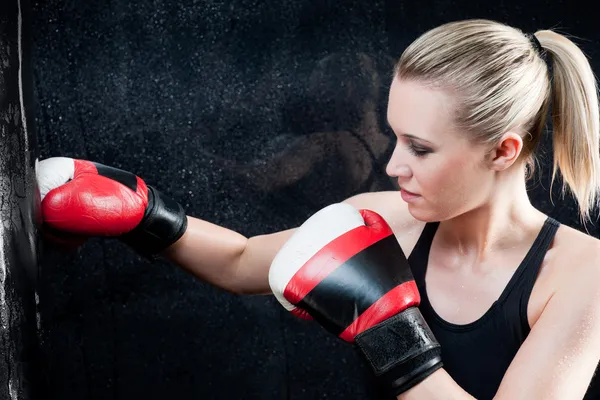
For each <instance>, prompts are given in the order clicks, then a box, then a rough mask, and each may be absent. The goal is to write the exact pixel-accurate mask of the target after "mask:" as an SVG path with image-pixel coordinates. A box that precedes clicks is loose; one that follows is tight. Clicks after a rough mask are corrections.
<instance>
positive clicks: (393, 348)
mask: <svg viewBox="0 0 600 400" xmlns="http://www.w3.org/2000/svg"><path fill="white" fill-rule="evenodd" d="M355 340H356V344H357V345H358V348H359V349H360V351H361V352H362V353H363V354H364V356H365V357H366V359H367V361H368V362H369V364H370V365H371V367H372V368H373V371H374V372H375V375H376V376H377V378H378V379H379V380H380V381H381V382H382V383H383V384H384V386H386V387H387V388H388V389H390V390H391V392H392V393H393V394H394V395H395V396H397V395H399V394H401V393H404V392H405V391H407V390H408V389H410V388H412V387H413V386H415V385H417V384H418V383H419V382H421V381H422V380H423V379H425V378H427V377H428V376H429V375H431V374H432V373H433V372H435V371H436V370H438V369H439V368H441V367H442V358H441V348H440V344H439V343H438V341H437V340H436V338H435V337H434V336H433V332H431V329H430V328H429V325H427V323H426V322H425V319H423V316H422V315H421V312H420V311H419V309H418V308H416V307H411V308H409V309H407V310H405V311H403V312H402V313H400V314H397V315H395V316H393V317H392V318H390V319H388V320H386V321H384V322H382V323H381V324H379V325H376V326H374V327H372V328H370V329H368V330H366V331H365V332H363V333H361V334H359V335H357V336H356V338H355Z"/></svg>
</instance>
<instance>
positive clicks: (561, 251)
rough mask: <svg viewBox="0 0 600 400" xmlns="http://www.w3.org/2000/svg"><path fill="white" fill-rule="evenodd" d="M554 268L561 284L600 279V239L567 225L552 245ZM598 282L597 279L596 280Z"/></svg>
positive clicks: (562, 226)
mask: <svg viewBox="0 0 600 400" xmlns="http://www.w3.org/2000/svg"><path fill="white" fill-rule="evenodd" d="M552 251H553V253H554V254H553V255H552V257H551V258H552V260H551V263H552V268H551V269H552V270H553V274H554V275H556V277H557V281H558V282H561V285H560V286H562V285H565V284H567V285H568V284H571V283H572V284H575V282H580V280H581V279H584V280H589V279H592V280H595V279H596V278H598V279H600V240H598V239H597V238H595V237H593V236H590V235H587V234H585V233H583V232H581V231H578V230H577V229H574V228H571V227H569V226H566V225H561V228H560V229H559V231H558V232H557V234H556V237H555V239H554V245H553V246H552ZM596 282H597V281H596Z"/></svg>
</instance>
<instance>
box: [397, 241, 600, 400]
mask: <svg viewBox="0 0 600 400" xmlns="http://www.w3.org/2000/svg"><path fill="white" fill-rule="evenodd" d="M584 262H586V263H589V265H586V266H585V267H584V268H580V267H583V266H579V267H578V268H576V271H574V272H575V273H574V274H572V275H571V276H570V277H569V281H568V282H563V283H562V284H561V287H560V288H558V289H557V290H556V292H555V293H554V294H553V295H552V297H551V298H550V300H549V301H548V303H547V304H546V307H545V308H544V311H543V312H542V314H541V315H540V317H539V319H538V320H537V322H536V323H535V325H534V326H533V328H532V329H531V332H530V333H529V335H528V337H527V339H526V340H525V342H524V343H523V345H522V346H521V348H520V349H519V351H518V352H517V354H516V356H515V358H514V359H513V361H512V363H511V364H510V367H509V368H508V370H507V371H506V373H505V375H504V378H503V379H502V382H501V384H500V387H499V388H498V392H497V393H496V396H495V397H494V399H496V400H505V399H510V400H518V399H528V400H529V399H544V400H552V399H560V400H569V399H573V400H575V399H582V398H583V397H584V395H585V393H586V391H587V388H588V386H589V384H590V381H591V379H592V376H593V375H594V371H595V370H596V366H597V365H598V362H599V361H600V252H595V254H593V255H591V254H588V255H587V257H586V261H584ZM398 399H399V400H413V399H420V400H437V399H460V400H463V399H473V397H472V396H470V395H469V394H467V393H466V392H465V391H464V390H463V389H462V388H461V387H460V386H458V384H457V383H456V382H454V380H453V379H452V378H451V377H450V375H448V374H447V373H446V372H445V371H444V370H443V369H441V370H438V371H437V372H436V373H434V374H432V375H431V376H430V377H429V378H427V379H426V380H424V381H423V382H421V383H420V384H419V385H417V386H415V387H414V388H412V389H411V390H409V391H407V392H406V393H404V394H402V395H400V396H398Z"/></svg>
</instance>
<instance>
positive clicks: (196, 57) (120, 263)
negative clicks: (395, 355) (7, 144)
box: [32, 0, 600, 400]
mask: <svg viewBox="0 0 600 400" xmlns="http://www.w3.org/2000/svg"><path fill="white" fill-rule="evenodd" d="M482 4H483V3H480V2H475V1H472V2H466V1H465V2H454V3H448V2H444V1H433V0H427V1H420V2H400V1H393V2H392V1H388V2H385V1H379V0H374V1H368V2H365V1H358V0H345V1H324V0H321V1H316V0H313V1H309V0H299V1H289V2H273V1H271V2H266V1H264V2H259V1H250V0H237V1H230V2H219V1H204V2H201V1H196V0H182V1H178V2H174V1H165V0H154V1H148V0H134V1H125V0H107V1H96V0H92V1H77V2H76V1H58V0H49V1H45V2H38V3H34V7H33V9H34V15H33V20H32V21H33V27H34V31H33V35H34V45H35V47H34V58H33V60H34V72H35V85H36V92H35V93H36V98H37V106H36V117H37V124H38V136H39V146H40V152H41V156H42V157H44V158H45V157H50V156H58V155H61V156H72V157H79V158H87V159H91V160H94V161H99V162H103V163H106V164H109V165H112V166H116V167H120V168H124V169H127V170H130V171H134V172H136V173H137V174H138V175H140V176H141V177H143V178H144V179H145V180H146V181H148V182H149V183H151V184H153V185H155V186H157V187H159V188H160V189H161V190H162V191H163V192H166V193H170V194H171V195H172V196H173V197H175V198H176V199H177V200H179V201H180V202H181V203H182V204H184V205H185V207H186V208H187V210H188V214H190V215H193V216H196V217H199V218H203V219H207V220H209V221H211V222H214V223H217V224H220V225H224V226H226V227H228V228H231V229H234V230H236V231H239V232H241V233H242V234H244V235H248V236H251V235H256V234H260V233H268V232H273V231H276V230H281V229H284V228H289V227H293V226H296V225H297V224H299V223H301V222H302V221H303V220H304V219H305V218H307V217H308V216H309V215H310V214H311V213H313V212H315V211H316V210H318V209H319V208H321V207H323V206H325V205H327V204H330V203H332V202H335V201H340V200H342V199H344V198H346V197H349V196H350V195H353V194H356V193H359V192H362V191H367V190H382V189H390V188H393V185H392V183H391V181H390V180H389V179H387V178H386V177H385V176H384V172H383V167H384V166H385V163H386V158H387V156H388V155H389V150H390V143H391V142H390V140H389V136H390V134H389V132H387V131H386V128H385V126H384V124H383V123H382V118H384V116H385V112H383V111H384V110H385V106H386V90H387V85H388V84H389V78H390V71H391V68H392V66H393V62H394V60H395V59H396V58H397V57H398V56H399V54H400V53H401V51H402V49H403V48H404V47H405V46H406V45H407V44H408V43H410V41H411V40H413V39H414V38H415V37H416V35H418V34H419V33H422V32H423V31H424V30H426V29H429V28H432V27H433V26H435V25H438V24H440V23H442V22H445V21H449V20H454V19H461V18H467V17H486V18H494V19H498V20H501V21H504V22H508V23H511V24H514V25H517V26H519V27H521V28H523V29H524V30H528V31H533V30H535V29H542V28H548V27H557V26H558V27H560V28H562V29H563V30H565V31H567V32H569V33H571V34H574V35H577V36H581V37H582V38H583V39H585V40H582V41H581V44H582V46H583V47H584V50H585V51H586V52H587V53H588V55H590V56H591V57H593V59H594V66H595V67H596V70H597V71H598V70H599V69H598V68H599V67H600V65H599V64H598V59H599V58H600V54H598V44H599V40H600V33H599V32H598V30H597V29H596V25H595V21H594V20H593V19H592V18H591V16H590V13H589V12H587V11H586V9H581V8H579V7H576V6H575V4H574V3H571V4H569V6H567V3H566V1H559V2H552V3H550V2H548V4H545V3H542V2H539V3H538V4H533V3H528V4H527V5H524V4H523V3H522V2H518V1H503V2H497V3H489V5H485V6H484V5H482ZM367 142H369V143H370V145H366V143H367ZM547 148H548V143H545V145H544V149H546V150H547ZM369 149H374V150H372V151H371V150H369ZM546 153H547V152H546ZM548 157H549V154H547V155H546V156H545V158H543V159H544V160H545V161H544V162H545V165H547V164H548V160H549V158H548ZM541 171H547V168H541ZM536 182H537V183H536V184H535V185H534V186H533V187H534V189H533V191H532V198H533V199H534V202H535V203H536V204H537V205H538V206H539V207H540V208H541V209H542V210H544V211H545V212H548V213H550V214H551V215H553V216H555V217H556V218H558V219H560V220H561V222H563V223H568V224H570V225H572V226H577V227H580V226H579V225H578V223H577V220H576V217H575V215H576V214H575V213H574V208H573V203H572V202H571V201H566V202H559V201H556V202H555V204H552V203H550V201H549V200H548V199H549V196H548V193H547V190H546V188H547V174H544V175H543V176H542V177H541V178H539V179H538V180H537V181H536ZM590 229H591V233H593V234H597V230H595V229H596V227H594V226H592V227H591V228H590ZM39 291H40V315H41V325H42V339H43V342H42V349H43V356H44V363H45V369H44V374H45V379H46V382H48V384H49V392H48V394H47V396H44V398H48V399H61V400H70V399H142V398H143V399H165V398H167V399H182V400H183V399H235V398H244V399H261V400H264V399H325V398H335V399H346V400H350V399H367V398H378V393H377V391H376V389H375V387H374V386H373V385H372V381H371V379H372V378H371V375H370V372H369V371H368V370H367V368H366V366H365V365H364V363H363V362H362V360H361V359H359V357H358V356H357V355H356V354H355V353H354V351H353V350H352V348H351V347H350V346H348V345H346V344H344V343H341V342H340V341H338V340H337V339H336V338H334V337H331V336H330V335H329V334H327V333H325V332H324V330H322V329H321V328H320V327H318V326H316V324H312V323H307V322H304V321H298V320H296V319H294V318H292V317H291V316H290V315H288V314H287V313H286V312H285V311H284V310H283V308H281V307H280V306H279V305H278V304H277V303H276V301H275V300H274V299H273V298H271V297H262V296H259V297H248V296H238V295H233V294H230V293H226V292H224V291H222V290H219V289H216V288H214V287H211V286H210V285H208V284H206V283H203V282H199V281H197V280H195V279H193V278H192V277H191V276H189V275H188V274H186V273H184V272H182V271H180V270H179V269H177V268H176V267H174V266H172V265H169V264H167V263H164V262H158V263H154V264H150V263H148V262H146V261H144V260H142V259H140V258H139V257H137V256H136V255H135V254H133V253H132V252H131V251H130V250H129V249H128V248H126V247H125V246H124V245H122V244H121V243H118V242H115V241H108V240H99V239H94V240H91V241H89V242H88V243H87V244H86V245H85V246H84V247H83V248H81V249H80V250H79V251H77V252H75V253H70V254H67V255H65V254H63V253H59V252H57V251H55V250H54V249H52V248H48V247H46V248H45V251H44V257H43V262H42V274H41V277H40V289H39Z"/></svg>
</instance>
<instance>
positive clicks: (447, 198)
mask: <svg viewBox="0 0 600 400" xmlns="http://www.w3.org/2000/svg"><path fill="white" fill-rule="evenodd" d="M415 177H416V178H417V180H418V181H419V182H420V184H421V185H420V186H421V188H422V191H423V196H424V198H425V199H426V200H427V202H428V203H433V204H440V205H442V204H443V205H445V208H452V209H455V208H461V207H463V206H466V205H468V204H469V201H470V199H473V198H475V197H479V196H477V195H475V193H474V191H477V189H478V187H479V186H480V185H478V184H476V182H480V181H481V179H482V178H483V176H482V169H481V166H480V165H478V164H476V163H475V162H473V161H472V160H470V159H469V158H468V157H457V158H453V159H447V160H445V162H443V163H437V165H432V166H431V167H430V168H423V170H422V171H420V174H419V177H417V176H416V174H415Z"/></svg>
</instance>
